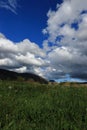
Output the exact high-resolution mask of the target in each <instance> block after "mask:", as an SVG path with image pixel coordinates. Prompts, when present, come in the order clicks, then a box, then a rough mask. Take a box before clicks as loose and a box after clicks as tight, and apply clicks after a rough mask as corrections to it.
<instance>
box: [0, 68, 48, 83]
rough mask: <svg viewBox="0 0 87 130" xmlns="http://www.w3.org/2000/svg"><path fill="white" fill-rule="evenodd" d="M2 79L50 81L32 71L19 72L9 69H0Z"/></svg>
mask: <svg viewBox="0 0 87 130" xmlns="http://www.w3.org/2000/svg"><path fill="white" fill-rule="evenodd" d="M0 79H1V80H22V81H23V80H24V81H32V82H38V83H44V84H47V83H48V81H47V80H46V79H44V78H42V77H40V76H38V75H35V74H32V73H17V72H13V71H9V70H4V69H0Z"/></svg>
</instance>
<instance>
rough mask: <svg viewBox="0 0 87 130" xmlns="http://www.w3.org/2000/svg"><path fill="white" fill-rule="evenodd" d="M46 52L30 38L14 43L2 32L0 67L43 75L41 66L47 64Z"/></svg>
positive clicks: (0, 35) (0, 38) (0, 39)
mask: <svg viewBox="0 0 87 130" xmlns="http://www.w3.org/2000/svg"><path fill="white" fill-rule="evenodd" d="M45 57H46V54H45V52H44V51H43V49H41V48H40V47H39V46H38V45H37V44H36V43H33V42H31V41H30V40H28V39H25V40H23V41H22V42H19V43H14V42H12V41H10V40H9V39H7V38H6V37H5V36H4V35H3V34H0V68H4V69H10V70H14V71H18V72H32V73H35V74H39V75H42V72H41V69H40V68H41V67H44V66H46V65H47V62H46V61H45V60H44V58H45Z"/></svg>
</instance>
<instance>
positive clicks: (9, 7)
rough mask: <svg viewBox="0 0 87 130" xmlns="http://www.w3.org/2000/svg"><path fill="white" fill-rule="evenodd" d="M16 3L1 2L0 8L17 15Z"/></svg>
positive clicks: (10, 1) (15, 1)
mask: <svg viewBox="0 0 87 130" xmlns="http://www.w3.org/2000/svg"><path fill="white" fill-rule="evenodd" d="M17 7H18V3H17V0H1V1H0V8H4V9H7V10H10V11H11V12H13V13H15V14H17V11H16V10H17Z"/></svg>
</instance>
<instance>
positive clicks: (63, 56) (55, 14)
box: [43, 0, 87, 80]
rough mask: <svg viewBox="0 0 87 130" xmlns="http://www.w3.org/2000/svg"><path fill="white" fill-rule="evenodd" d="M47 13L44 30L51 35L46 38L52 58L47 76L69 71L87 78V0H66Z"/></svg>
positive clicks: (61, 74) (58, 75)
mask: <svg viewBox="0 0 87 130" xmlns="http://www.w3.org/2000/svg"><path fill="white" fill-rule="evenodd" d="M47 16H48V20H47V27H46V28H45V29H43V33H44V34H45V35H46V34H47V35H48V39H46V40H45V42H44V48H46V49H47V51H48V53H47V54H48V57H47V58H48V60H49V61H50V67H47V68H46V73H47V72H48V73H49V74H48V77H49V78H54V79H58V78H62V77H64V76H66V75H67V74H69V75H70V76H71V77H72V78H80V79H86V80H87V0H83V1H81V0H64V1H63V3H62V4H60V5H58V6H57V8H56V11H53V10H49V12H48V13H47ZM50 43H52V45H51V46H50Z"/></svg>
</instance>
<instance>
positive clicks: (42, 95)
mask: <svg viewBox="0 0 87 130" xmlns="http://www.w3.org/2000/svg"><path fill="white" fill-rule="evenodd" d="M0 130H87V87H84V86H83V87H79V86H78V87H74V86H70V87H69V86H66V87H64V86H62V85H61V86H60V85H40V84H37V83H35V84H30V83H28V82H27V83H25V82H11V81H0Z"/></svg>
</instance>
